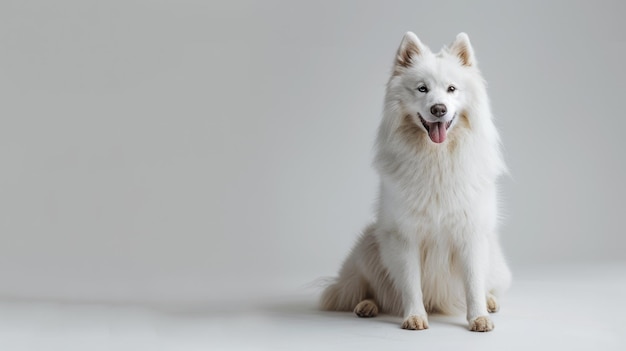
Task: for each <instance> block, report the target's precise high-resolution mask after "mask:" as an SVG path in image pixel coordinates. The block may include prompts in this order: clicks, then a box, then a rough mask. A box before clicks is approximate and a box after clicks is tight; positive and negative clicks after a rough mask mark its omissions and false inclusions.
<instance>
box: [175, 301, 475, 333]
mask: <svg viewBox="0 0 626 351" xmlns="http://www.w3.org/2000/svg"><path fill="white" fill-rule="evenodd" d="M167 313H168V314H175V315H179V316H187V317H194V316H195V317H204V316H211V315H212V316H216V315H231V316H232V315H237V314H240V315H248V314H257V315H261V316H265V317H270V318H279V319H288V320H290V321H292V322H293V323H298V322H315V323H325V322H333V323H340V324H345V323H351V322H354V323H378V324H380V325H385V326H388V327H390V328H397V329H400V325H401V324H402V318H401V317H398V316H393V315H388V314H380V315H378V316H376V317H373V318H359V317H357V316H356V315H355V314H354V313H352V312H339V311H323V310H321V309H319V307H318V305H317V301H315V300H313V299H301V300H293V299H288V300H285V301H271V302H265V303H256V304H249V305H245V304H244V305H239V306H236V307H233V305H232V304H224V305H215V304H202V303H200V304H192V305H187V306H178V307H177V308H174V309H169V310H168V311H167ZM428 322H429V324H430V327H431V328H432V327H433V325H437V324H440V325H448V326H454V327H458V328H463V329H466V328H467V324H466V323H465V321H464V320H463V319H462V318H460V317H459V316H447V315H441V314H430V315H429V316H428Z"/></svg>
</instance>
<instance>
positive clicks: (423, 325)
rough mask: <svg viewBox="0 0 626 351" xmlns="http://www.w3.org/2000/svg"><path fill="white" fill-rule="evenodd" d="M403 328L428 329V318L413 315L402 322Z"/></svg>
mask: <svg viewBox="0 0 626 351" xmlns="http://www.w3.org/2000/svg"><path fill="white" fill-rule="evenodd" d="M402 329H408V330H423V329H428V320H427V319H426V317H425V316H424V317H421V316H416V315H411V316H408V317H407V318H406V319H405V320H404V322H402Z"/></svg>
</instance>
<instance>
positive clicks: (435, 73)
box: [388, 32, 482, 144]
mask: <svg viewBox="0 0 626 351" xmlns="http://www.w3.org/2000/svg"><path fill="white" fill-rule="evenodd" d="M477 74H478V70H477V68H476V60H475V57H474V50H473V49H472V46H471V44H470V41H469V38H468V36H467V35H466V34H465V33H461V34H459V35H457V37H456V40H455V41H454V42H453V43H452V45H450V46H449V47H447V48H444V49H443V50H441V51H440V52H439V53H433V52H431V51H430V49H429V48H428V47H427V46H425V45H424V44H422V42H421V41H420V40H419V39H418V38H417V36H416V35H415V34H413V33H411V32H408V33H406V34H405V35H404V38H403V39H402V43H401V44H400V48H399V49H398V53H397V55H396V59H395V62H394V69H393V75H392V77H391V79H390V82H389V86H388V97H389V96H391V98H392V99H394V100H395V101H394V102H396V103H397V104H398V105H399V106H401V109H402V113H403V114H406V115H409V116H411V118H412V119H413V122H414V123H415V124H416V125H418V126H420V128H421V129H422V130H423V131H424V132H425V133H426V134H427V135H428V136H429V138H430V140H431V141H432V142H433V143H437V144H439V143H443V142H444V141H445V140H446V137H447V135H448V133H449V132H450V131H451V130H452V128H454V127H455V125H456V124H457V122H458V120H459V118H460V116H461V114H462V113H463V112H464V111H465V110H466V108H467V105H468V102H469V100H470V98H469V96H470V95H471V90H472V89H473V84H474V81H476V76H477ZM478 79H479V80H482V78H480V77H478ZM403 117H404V116H403ZM464 117H465V116H464Z"/></svg>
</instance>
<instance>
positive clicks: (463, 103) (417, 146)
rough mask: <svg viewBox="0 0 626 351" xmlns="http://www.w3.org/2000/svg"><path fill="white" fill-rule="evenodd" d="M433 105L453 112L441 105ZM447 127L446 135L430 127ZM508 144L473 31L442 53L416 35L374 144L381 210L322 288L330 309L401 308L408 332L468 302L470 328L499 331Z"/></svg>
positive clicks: (398, 65)
mask: <svg viewBox="0 0 626 351" xmlns="http://www.w3.org/2000/svg"><path fill="white" fill-rule="evenodd" d="M450 86H453V87H454V88H450ZM424 87H426V89H424ZM434 104H443V105H445V106H446V109H447V112H446V114H445V115H444V116H441V117H436V116H435V115H434V114H433V113H431V110H430V109H431V107H432V106H433V105H434ZM438 122H441V123H440V124H437V123H438ZM448 124H449V127H448V128H447V131H446V132H445V133H443V134H444V135H443V136H441V133H442V132H443V131H439V132H438V133H439V134H437V135H435V136H434V137H431V136H430V135H429V132H428V129H430V130H431V132H432V130H433V129H434V128H435V127H434V126H441V128H443V127H444V126H446V125H448ZM427 126H430V128H428V129H427ZM437 130H439V129H437ZM435 134H436V133H435ZM499 145H500V141H499V136H498V133H497V130H496V128H495V126H494V124H493V118H492V114H491V111H490V107H489V100H488V97H487V90H486V84H485V82H484V80H483V78H482V76H481V74H480V72H479V70H478V68H477V66H476V59H475V57H474V52H473V49H472V46H471V44H470V42H469V38H468V37H467V35H466V34H464V33H461V34H459V35H458V36H457V38H456V40H455V41H454V43H452V45H451V46H449V47H447V48H444V49H442V50H441V51H440V52H439V53H433V52H431V51H430V49H429V48H428V47H426V46H424V45H423V44H422V43H421V42H420V41H419V39H418V38H417V36H415V34H413V33H411V32H408V33H406V34H405V36H404V38H403V40H402V43H401V44H400V48H399V49H398V53H397V56H396V60H395V63H394V67H393V74H392V76H391V78H390V79H389V82H388V85H387V93H386V97H385V108H384V115H383V118H382V121H381V124H380V127H379V133H378V139H377V144H376V146H377V150H376V151H377V152H376V158H375V162H374V165H375V168H376V170H377V171H378V173H379V174H380V180H381V181H380V198H379V201H378V207H377V209H378V211H377V219H376V221H375V222H374V223H373V224H371V225H369V226H368V227H367V228H366V229H365V231H364V233H363V234H362V236H361V237H360V238H359V240H358V242H357V243H356V245H355V247H354V248H353V250H352V252H351V253H350V255H349V257H348V258H347V259H346V260H345V262H344V264H343V266H342V268H341V271H340V273H339V277H338V278H337V279H336V280H335V281H334V282H333V283H332V284H331V285H329V286H328V287H327V288H326V290H325V291H324V293H323V296H322V301H321V305H322V308H323V309H326V310H343V311H345V310H354V311H355V313H356V314H357V315H359V316H361V317H373V316H375V315H376V314H377V313H378V311H381V312H383V313H391V314H396V315H401V316H403V317H404V321H403V324H402V327H403V328H405V329H426V328H428V317H427V312H441V313H455V312H459V311H462V310H466V312H467V320H468V322H469V329H470V330H474V331H490V330H492V329H493V323H492V322H491V319H490V317H489V312H495V311H496V310H497V309H498V303H497V301H496V298H497V296H498V295H499V294H500V293H501V292H502V291H504V290H505V289H507V288H508V286H509V285H510V282H511V274H510V271H509V269H508V267H507V265H506V262H505V260H504V257H503V255H502V251H501V248H500V245H499V243H498V237H497V232H496V225H497V219H498V214H497V198H496V195H497V194H496V178H497V177H498V176H499V175H500V174H502V173H503V172H504V171H505V164H504V162H503V159H502V155H501V152H500V146H499Z"/></svg>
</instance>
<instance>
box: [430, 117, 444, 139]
mask: <svg viewBox="0 0 626 351" xmlns="http://www.w3.org/2000/svg"><path fill="white" fill-rule="evenodd" d="M428 136H429V137H430V140H432V141H433V143H437V144H439V143H443V142H444V141H445V140H446V127H445V126H444V125H443V122H435V123H432V124H431V125H430V133H428Z"/></svg>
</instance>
